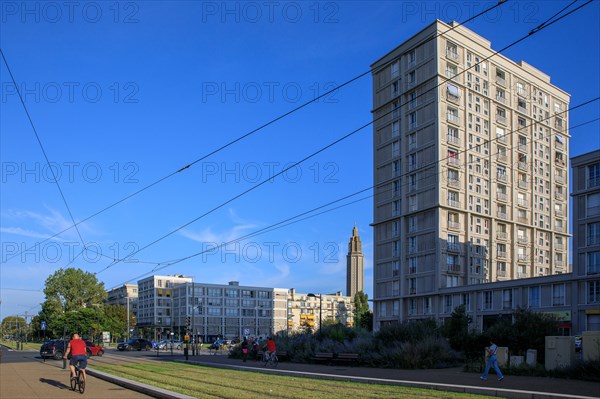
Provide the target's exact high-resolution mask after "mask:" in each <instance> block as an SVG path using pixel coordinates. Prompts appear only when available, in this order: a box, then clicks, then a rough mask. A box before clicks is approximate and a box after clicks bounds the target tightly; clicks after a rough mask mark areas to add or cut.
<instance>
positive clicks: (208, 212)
mask: <svg viewBox="0 0 600 399" xmlns="http://www.w3.org/2000/svg"><path fill="white" fill-rule="evenodd" d="M592 1H593V0H589V1H588V2H587V3H585V4H583V5H581V6H579V7H577V8H575V9H574V10H571V11H570V12H568V13H567V14H565V15H563V16H561V17H559V18H558V19H556V20H554V21H551V22H547V23H543V24H542V25H541V27H540V29H539V30H537V31H536V32H533V33H532V32H529V33H528V34H527V35H525V36H523V37H522V38H520V39H517V40H516V41H514V42H513V43H511V44H509V45H507V46H505V47H503V48H502V49H500V50H498V51H495V52H494V53H493V54H492V55H490V56H488V57H486V58H484V59H482V60H481V61H480V62H478V63H476V64H474V65H472V66H470V67H468V68H466V69H465V70H463V71H462V72H460V73H458V74H456V75H455V76H454V77H453V78H455V77H456V76H459V75H461V74H464V73H465V72H467V71H469V70H470V69H472V68H475V67H476V66H477V65H480V64H481V63H482V62H485V61H487V60H489V59H490V58H491V57H493V56H495V55H498V54H499V53H500V52H502V51H505V50H507V49H509V48H511V47H512V46H514V45H516V44H518V43H520V42H522V41H523V40H525V39H527V38H529V37H531V36H532V35H534V34H536V33H538V32H541V31H542V30H543V29H545V28H547V27H549V26H551V25H553V24H554V23H555V22H558V21H560V20H561V19H563V18H565V17H566V16H568V15H570V14H571V13H573V12H575V11H577V10H579V9H581V8H582V7H584V6H586V5H588V4H590V3H591V2H592ZM449 81H452V78H447V79H445V80H443V81H442V82H441V83H439V84H437V85H435V86H434V87H432V88H431V89H428V90H426V91H424V92H423V93H421V94H420V95H418V96H417V97H416V98H419V97H421V96H423V95H425V94H426V93H428V92H430V91H432V90H436V89H437V88H438V87H440V86H441V85H443V84H445V83H447V82H449ZM404 105H406V103H404V104H402V105H401V106H400V107H399V108H401V107H402V106H404ZM392 112H394V110H391V111H389V112H387V113H385V114H383V115H381V116H380V117H379V118H376V119H374V120H372V121H370V122H368V123H366V124H364V125H362V126H361V127H359V128H357V129H355V130H353V131H352V132H350V133H348V134H346V135H344V136H342V137H341V138H339V139H337V140H335V141H333V142H331V143H329V144H328V145H326V146H325V147H321V148H320V149H319V150H317V151H315V152H313V153H312V154H310V155H308V156H306V157H304V158H303V159H302V160H300V161H298V162H295V163H293V164H292V165H291V166H289V167H288V168H285V169H283V170H282V171H281V172H279V173H277V174H275V175H273V176H272V177H269V178H268V179H265V180H263V181H261V182H260V183H257V184H256V185H254V186H252V187H251V188H249V189H247V190H244V191H243V192H241V193H240V194H237V195H235V196H234V197H232V198H230V199H229V200H227V201H225V202H222V203H221V204H219V205H217V206H216V207H214V208H212V209H211V210H209V211H207V212H205V213H203V214H202V215H200V216H198V217H196V218H194V219H192V220H190V221H189V222H186V223H185V224H183V225H181V226H179V227H177V228H176V229H174V230H171V231H170V232H168V233H167V234H165V235H163V236H161V237H159V238H157V239H155V240H154V241H152V242H150V243H148V244H146V245H145V246H143V247H142V248H140V249H139V250H138V251H136V252H134V253H133V254H132V255H135V254H137V253H139V252H141V251H143V250H145V249H147V248H149V247H150V246H153V245H155V244H157V243H158V242H160V241H162V240H164V239H165V238H167V237H169V236H171V235H173V234H174V233H176V232H177V231H179V230H181V229H183V228H185V227H187V226H189V225H191V224H192V223H195V222H197V221H198V220H200V219H202V218H203V217H205V216H207V215H209V214H211V213H212V212H214V211H216V210H218V209H220V208H222V207H224V206H225V205H227V204H229V203H231V202H233V201H235V200H236V199H238V198H240V197H242V196H244V195H245V194H247V193H249V192H251V191H253V190H255V189H256V188H258V187H260V186H262V185H263V184H265V183H267V182H268V181H272V180H273V179H274V178H275V177H277V176H279V175H282V174H283V173H285V172H287V171H288V170H289V169H291V168H294V167H296V166H298V165H300V164H301V163H303V162H305V161H306V160H308V159H310V158H312V157H314V156H316V155H318V154H319V153H321V152H323V151H325V150H326V149H328V148H330V147H332V146H334V145H335V144H337V143H339V142H341V141H343V140H345V139H347V138H349V137H351V136H353V135H354V134H356V133H357V132H359V131H360V130H362V129H364V128H365V127H367V126H370V125H372V124H374V123H375V122H376V121H378V120H380V119H382V118H384V117H385V116H387V115H389V114H390V113H392ZM434 163H435V162H434ZM413 172H414V171H413ZM120 262H121V260H117V261H116V262H113V263H111V264H109V265H107V266H106V267H105V268H103V269H102V270H100V271H99V272H98V274H99V273H102V272H104V271H105V270H107V269H109V268H110V267H112V266H114V265H116V264H118V263H120Z"/></svg>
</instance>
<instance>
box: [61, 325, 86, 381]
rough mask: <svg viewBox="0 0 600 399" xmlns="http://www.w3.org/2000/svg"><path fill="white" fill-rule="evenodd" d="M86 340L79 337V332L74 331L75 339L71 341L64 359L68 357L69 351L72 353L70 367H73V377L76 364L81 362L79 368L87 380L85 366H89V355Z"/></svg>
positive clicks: (72, 376) (73, 376)
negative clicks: (87, 354)
mask: <svg viewBox="0 0 600 399" xmlns="http://www.w3.org/2000/svg"><path fill="white" fill-rule="evenodd" d="M85 351H86V346H85V341H84V340H82V339H81V338H79V334H77V333H74V334H73V339H71V341H70V342H69V346H67V350H66V351H65V355H64V356H63V359H67V356H68V355H69V352H70V353H71V361H70V362H69V367H70V368H71V378H75V365H77V362H79V370H81V372H82V373H83V379H84V380H85V368H86V367H87V356H86V353H85Z"/></svg>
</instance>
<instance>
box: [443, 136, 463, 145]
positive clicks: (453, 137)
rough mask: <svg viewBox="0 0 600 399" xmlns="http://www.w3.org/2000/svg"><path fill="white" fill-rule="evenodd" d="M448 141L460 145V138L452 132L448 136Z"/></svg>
mask: <svg viewBox="0 0 600 399" xmlns="http://www.w3.org/2000/svg"><path fill="white" fill-rule="evenodd" d="M446 141H447V142H448V144H454V145H456V146H460V138H458V137H456V136H453V135H451V134H449V135H447V136H446Z"/></svg>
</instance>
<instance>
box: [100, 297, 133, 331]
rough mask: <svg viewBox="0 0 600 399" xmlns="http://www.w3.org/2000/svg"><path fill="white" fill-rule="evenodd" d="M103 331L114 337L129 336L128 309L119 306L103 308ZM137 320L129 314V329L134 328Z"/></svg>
mask: <svg viewBox="0 0 600 399" xmlns="http://www.w3.org/2000/svg"><path fill="white" fill-rule="evenodd" d="M103 315H104V319H103V323H102V327H103V330H102V331H109V332H110V333H111V336H112V337H115V338H125V337H126V336H127V309H126V308H124V307H123V306H118V305H105V306H104V307H103ZM136 324H137V320H136V318H135V316H134V315H133V313H131V312H129V327H130V328H134V327H135V325H136Z"/></svg>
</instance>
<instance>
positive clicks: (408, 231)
mask: <svg viewBox="0 0 600 399" xmlns="http://www.w3.org/2000/svg"><path fill="white" fill-rule="evenodd" d="M372 76H373V118H374V133H373V140H374V142H373V144H374V146H373V147H374V186H375V195H374V205H373V213H374V222H373V227H374V241H375V259H374V290H373V292H374V326H375V328H376V329H377V328H379V326H381V325H383V324H386V323H394V322H398V321H401V320H406V319H411V318H413V317H422V316H423V314H425V315H427V316H428V317H442V315H443V310H444V306H441V304H440V301H439V300H438V298H439V295H440V292H441V291H442V290H445V289H458V290H460V289H461V287H468V286H470V285H479V284H483V283H491V282H501V281H509V280H516V279H524V278H531V277H535V276H549V275H553V274H561V273H567V272H569V271H570V270H569V265H568V258H569V257H568V254H569V248H568V242H569V241H568V239H569V235H568V216H569V215H568V196H567V193H568V187H569V185H568V183H569V181H568V179H569V177H568V176H569V174H568V170H567V154H568V150H569V147H568V146H569V135H568V130H567V128H568V114H567V113H566V110H567V109H568V105H569V95H568V94H567V93H565V92H564V91H562V90H560V89H559V88H557V87H555V86H554V85H552V84H551V83H550V77H549V76H547V75H545V74H544V73H542V72H540V71H538V70H537V69H535V68H533V67H532V66H530V65H528V64H526V63H525V62H523V61H521V62H518V63H516V62H514V61H512V60H510V59H508V58H506V57H504V56H502V55H500V54H496V55H494V50H493V49H492V48H491V43H490V42H489V41H488V40H486V39H485V38H483V37H481V36H479V35H477V34H476V33H474V32H472V31H470V30H469V29H467V28H464V27H462V26H457V25H456V24H455V23H452V24H446V23H443V22H441V21H436V22H434V23H432V24H431V25H429V26H428V27H426V28H424V29H423V30H422V31H420V32H419V33H417V34H416V35H414V36H413V37H411V38H410V39H408V40H407V41H405V42H404V43H403V44H401V45H400V46H398V47H397V48H396V49H394V50H393V51H391V52H390V53H388V54H387V55H385V56H384V57H382V58H381V59H380V60H378V61H377V62H375V63H374V64H373V65H372ZM414 309H423V311H422V312H421V313H420V314H419V315H417V314H415V312H413V310H414Z"/></svg>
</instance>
